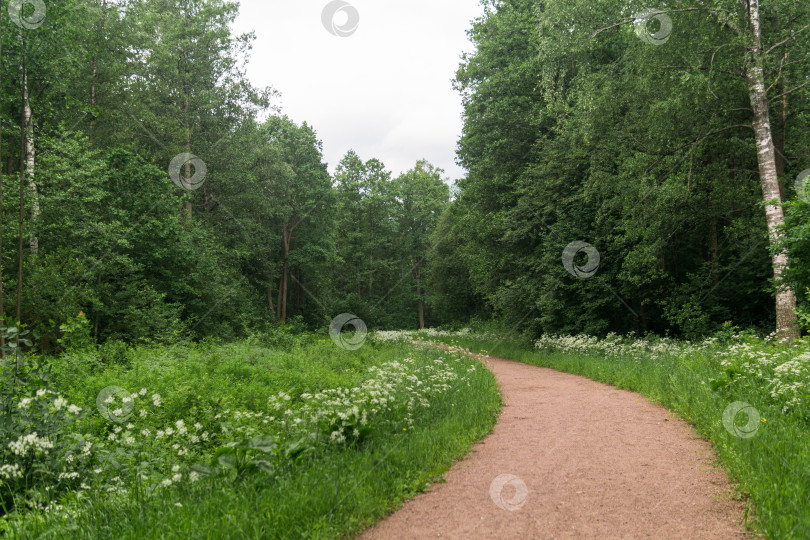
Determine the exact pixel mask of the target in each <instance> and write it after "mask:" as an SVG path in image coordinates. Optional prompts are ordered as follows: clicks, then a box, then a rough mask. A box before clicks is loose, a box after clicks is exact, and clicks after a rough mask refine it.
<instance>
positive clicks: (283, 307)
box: [281, 225, 292, 324]
mask: <svg viewBox="0 0 810 540" xmlns="http://www.w3.org/2000/svg"><path fill="white" fill-rule="evenodd" d="M291 237H292V232H288V231H287V226H286V225H285V226H284V229H283V230H282V241H283V243H284V268H283V269H282V272H281V323H282V324H285V323H286V322H287V280H288V279H289V272H290V239H291Z"/></svg>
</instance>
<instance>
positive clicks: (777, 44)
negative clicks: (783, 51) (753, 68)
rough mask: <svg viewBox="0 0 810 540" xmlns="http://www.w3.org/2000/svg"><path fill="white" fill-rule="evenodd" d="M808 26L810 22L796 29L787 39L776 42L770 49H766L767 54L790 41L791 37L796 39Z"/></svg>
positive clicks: (809, 26)
mask: <svg viewBox="0 0 810 540" xmlns="http://www.w3.org/2000/svg"><path fill="white" fill-rule="evenodd" d="M808 28H810V24H807V25H805V26H804V27H803V28H800V29H798V30H796V31H795V32H793V33H792V34H791V35H790V36H788V37H786V38H785V39H783V40H782V41H780V42H779V43H776V44H775V45H774V46H773V47H771V48H770V49H768V50H767V51H765V56H768V55H769V54H770V53H771V52H772V51H773V50H774V49H777V48H779V47H781V46H782V45H784V44H785V43H787V42H788V41H790V40H791V39H794V38H795V37H796V36H797V35H799V34H800V33H802V32H804V31H805V30H807V29H808Z"/></svg>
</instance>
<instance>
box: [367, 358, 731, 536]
mask: <svg viewBox="0 0 810 540" xmlns="http://www.w3.org/2000/svg"><path fill="white" fill-rule="evenodd" d="M482 359H483V360H484V361H485V362H486V363H487V365H488V366H489V367H490V369H492V371H493V372H494V373H495V376H496V377H497V378H498V382H499V384H500V386H501V392H502V395H503V399H504V403H505V405H504V408H503V412H502V413H501V416H500V418H499V420H498V423H497V425H496V426H495V430H494V431H493V433H492V434H491V435H489V436H488V437H486V438H485V439H484V440H483V441H481V442H479V443H477V444H476V445H475V446H474V447H473V449H472V451H471V452H470V454H469V455H468V456H467V457H466V458H465V459H464V460H463V461H461V462H459V463H457V464H456V465H455V466H454V467H453V468H452V469H451V470H450V471H449V472H448V473H447V475H446V483H440V484H436V485H434V486H432V487H431V488H430V489H429V490H428V491H427V492H425V493H424V494H421V495H419V496H417V497H416V498H415V499H413V500H411V501H409V502H407V503H405V505H404V506H403V507H402V508H401V509H400V510H399V511H397V512H395V513H394V514H393V515H392V516H390V517H389V518H388V519H386V520H384V521H383V522H381V523H379V524H378V525H377V526H376V527H374V528H372V529H369V530H367V531H366V532H365V533H364V534H363V535H362V538H367V539H383V538H396V539H400V538H438V537H441V538H597V537H598V538H656V539H658V538H690V539H691V538H743V537H745V533H744V528H743V527H742V526H741V525H740V518H741V513H742V510H743V505H742V503H740V502H737V501H732V500H731V499H730V498H729V494H730V490H731V486H730V484H729V482H728V480H727V477H726V475H725V473H724V472H722V471H721V470H720V469H718V468H717V466H715V465H713V459H714V454H713V451H712V449H711V445H710V444H709V443H708V442H706V441H704V440H702V439H700V438H699V437H698V435H697V434H696V433H695V432H694V430H693V429H692V428H691V427H690V426H689V425H688V424H687V423H685V422H683V421H682V420H679V419H677V418H676V417H674V416H672V415H670V414H669V412H668V411H667V410H666V409H664V408H663V407H661V406H659V405H655V404H653V403H651V402H649V401H647V400H645V399H644V398H643V397H641V396H640V395H638V394H634V393H632V392H627V391H623V390H616V389H614V388H612V387H610V386H607V385H604V384H600V383H596V382H593V381H591V380H588V379H585V378H582V377H578V376H575V375H569V374H566V373H560V372H557V371H553V370H550V369H544V368H539V367H535V366H529V365H526V364H520V363H516V362H511V361H509V360H502V359H498V358H493V357H482ZM504 475H512V476H504Z"/></svg>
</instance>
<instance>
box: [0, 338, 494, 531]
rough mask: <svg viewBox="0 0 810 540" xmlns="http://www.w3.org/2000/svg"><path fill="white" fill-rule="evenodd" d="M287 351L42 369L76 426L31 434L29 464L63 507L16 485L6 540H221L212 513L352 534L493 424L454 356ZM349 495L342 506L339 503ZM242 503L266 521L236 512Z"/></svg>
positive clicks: (308, 346)
mask: <svg viewBox="0 0 810 540" xmlns="http://www.w3.org/2000/svg"><path fill="white" fill-rule="evenodd" d="M270 339H271V340H275V339H277V338H270ZM296 339H299V340H300V341H299V344H298V346H297V347H296V348H295V349H294V350H290V351H285V350H282V349H277V348H267V347H264V346H261V345H258V343H259V342H261V341H262V338H261V336H260V335H258V334H257V335H254V336H253V337H252V338H251V339H250V340H248V341H244V342H236V343H231V344H228V345H215V344H212V343H200V344H196V345H195V344H181V345H176V346H174V347H172V348H166V347H161V346H154V345H152V346H141V347H138V348H137V349H135V350H134V351H132V353H131V354H128V356H129V357H130V358H131V362H132V366H131V369H130V368H125V367H123V366H122V365H120V364H118V363H105V365H104V366H103V367H102V368H98V369H96V370H95V371H93V372H78V371H74V370H73V369H72V368H70V366H71V362H72V360H71V357H70V355H65V356H62V357H58V358H51V359H49V363H50V365H51V367H52V369H53V371H54V375H55V376H54V378H53V380H52V381H50V384H51V386H52V387H53V388H59V389H60V391H61V390H64V394H65V396H67V398H68V399H70V400H71V401H73V402H75V403H79V404H81V405H82V406H83V408H84V409H85V410H86V411H87V412H86V413H83V414H79V415H77V416H75V418H72V419H67V420H69V421H65V422H61V423H55V424H53V425H48V426H44V425H43V426H42V427H41V429H43V430H44V429H47V432H45V431H40V435H41V434H42V433H47V434H48V435H47V440H48V441H50V442H53V443H54V447H53V448H46V447H45V446H47V445H44V446H43V447H42V448H41V449H40V451H39V453H36V452H34V453H32V454H30V455H29V458H31V459H30V463H31V467H40V468H41V467H44V466H45V465H46V464H48V465H49V466H52V467H53V472H50V473H48V475H45V476H41V477H37V478H38V480H37V482H39V483H38V484H37V493H42V495H46V494H47V493H51V492H52V491H54V490H55V493H58V494H59V495H61V496H62V497H61V498H60V499H59V500H58V501H56V500H54V499H48V498H44V499H41V498H37V497H40V495H36V496H34V495H33V492H31V491H30V490H26V489H23V488H22V487H21V484H17V483H15V484H13V489H12V490H11V494H12V495H13V500H14V501H16V508H17V511H16V512H11V510H12V507H10V506H6V508H5V512H10V513H9V514H7V515H5V520H6V521H7V522H8V523H9V524H10V526H11V531H12V534H16V535H21V536H28V535H36V534H41V533H42V532H43V531H45V530H51V531H53V532H55V533H56V534H69V535H70V536H72V537H78V538H84V537H97V536H98V535H99V534H107V533H112V534H118V535H123V536H149V535H150V533H149V532H148V531H150V530H154V528H155V527H157V526H159V527H160V528H161V531H162V533H161V534H162V535H163V536H166V537H179V536H183V535H185V536H187V535H188V534H193V535H200V534H203V535H206V534H213V535H216V536H221V535H228V534H229V533H228V532H227V531H228V530H230V531H231V533H232V530H231V529H229V527H231V525H230V524H227V523H223V522H222V521H221V520H219V517H218V516H219V515H220V513H219V512H220V511H227V512H228V513H229V514H230V515H233V516H234V519H238V520H239V527H240V530H241V531H243V533H241V534H244V535H245V536H255V535H264V536H270V537H288V536H290V534H293V533H292V531H296V533H295V534H297V535H303V536H308V537H310V536H313V535H315V536H317V535H327V536H335V535H341V534H350V533H353V532H356V531H358V530H359V529H360V528H362V527H363V526H364V525H366V524H368V523H370V522H372V521H373V520H375V519H378V518H380V517H382V515H384V514H385V513H386V512H387V511H388V510H389V509H390V506H391V505H392V504H397V503H398V501H400V500H402V499H403V498H404V497H407V496H409V495H412V494H414V493H415V492H417V491H419V490H421V489H424V487H425V482H426V481H428V480H429V479H430V478H432V476H433V475H435V474H436V471H438V470H444V469H445V468H446V467H447V466H448V465H449V464H450V463H451V462H452V460H453V459H456V458H458V457H460V455H462V453H463V452H464V451H465V450H466V448H467V447H468V446H469V445H470V444H471V443H472V442H473V441H474V440H476V439H477V438H478V437H480V436H481V435H483V434H484V433H486V432H488V431H489V430H490V429H491V427H492V425H493V423H494V420H495V415H496V412H497V409H498V404H499V399H498V394H497V388H496V386H495V382H494V378H493V376H492V374H491V373H489V372H488V371H487V370H486V369H485V368H484V367H483V366H481V365H480V364H479V363H477V362H476V361H474V360H472V359H470V358H468V357H466V356H464V355H459V354H450V353H446V352H443V351H440V350H435V349H432V348H416V347H414V346H413V345H411V344H382V343H376V342H369V343H368V344H366V345H365V346H364V347H363V348H362V349H360V350H359V351H355V352H350V351H344V350H342V349H340V348H338V347H336V346H335V345H334V343H332V341H331V340H329V339H328V338H319V336H313V335H310V336H308V337H306V338H305V337H304V336H303V335H302V336H299V337H298V338H296ZM82 354H84V356H85V358H87V357H88V356H89V355H90V354H91V353H90V352H85V353H82ZM78 356H80V355H78ZM417 381H418V383H417ZM112 386H115V387H118V388H117V389H113V388H110V387H112ZM33 388H34V387H31V388H30V389H31V390H33ZM127 388H129V389H131V390H132V392H131V393H130V392H126V391H125V389H127ZM102 389H106V390H104V391H102V392H101V394H100V397H99V391H101V390H102ZM52 396H55V394H51V393H45V394H42V397H40V398H37V399H38V400H39V401H36V400H35V401H31V402H24V403H23V404H22V406H20V405H19V404H18V403H19V402H14V414H15V415H30V417H31V418H38V419H45V420H48V421H52V420H53V421H56V420H57V419H56V416H54V415H53V414H51V416H49V415H48V414H45V412H44V411H45V410H46V409H48V408H50V409H48V410H51V411H52V412H55V409H54V407H55V406H54V402H53V397H52ZM66 403H67V402H65V403H64V404H62V405H64V406H67V405H66ZM35 408H36V410H35ZM61 409H62V408H60V409H59V410H61ZM96 411H98V412H96ZM26 418H28V416H26ZM33 427H35V426H33V425H27V429H32V428H33ZM37 428H38V429H39V427H37ZM26 433H28V432H26ZM78 434H81V435H78ZM38 440H39V439H38ZM3 451H4V450H0V452H3ZM26 455H28V454H26ZM385 456H388V458H389V459H385ZM4 463H5V462H4ZM383 463H385V465H384V466H383ZM74 465H76V467H75V468H74ZM40 468H36V469H31V470H32V471H33V470H36V471H39V470H40ZM25 470H29V469H25ZM369 471H376V472H375V474H372V475H369V474H368V473H369ZM73 473H76V474H75V475H74V474H73ZM32 474H33V473H32ZM37 474H39V473H37ZM60 474H61V475H62V476H61V478H63V479H64V481H62V482H61V483H58V484H56V483H55V482H56V480H55V478H56V479H58V478H60ZM15 482H16V480H15ZM347 484H351V485H352V486H353V487H352V488H351V489H352V493H353V495H352V502H351V503H350V504H348V505H344V504H338V503H341V502H342V501H345V499H346V494H347V492H345V491H344V490H343V487H345V486H346V485H347ZM29 485H30V483H29ZM48 486H52V489H48V490H44V488H45V487H48ZM3 487H6V486H3ZM7 491H8V490H7ZM246 501H252V502H249V504H248V507H247V508H250V509H254V508H255V507H256V505H259V506H261V507H262V508H264V510H262V511H251V512H247V513H245V512H244V511H241V510H238V508H243V509H244V508H245V506H244V505H245V504H246ZM23 505H27V507H26V508H25V509H23ZM44 508H48V511H47V512H44V511H40V510H43V509H44ZM112 515H116V516H118V517H116V518H115V519H114V520H111V519H110V517H111V516H112ZM260 531H263V532H262V533H261V534H260Z"/></svg>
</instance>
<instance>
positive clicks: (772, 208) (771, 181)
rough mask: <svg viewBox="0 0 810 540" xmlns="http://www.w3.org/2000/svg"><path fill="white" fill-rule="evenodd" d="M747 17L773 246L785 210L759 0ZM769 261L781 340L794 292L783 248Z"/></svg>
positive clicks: (788, 326)
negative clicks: (785, 277) (788, 280)
mask: <svg viewBox="0 0 810 540" xmlns="http://www.w3.org/2000/svg"><path fill="white" fill-rule="evenodd" d="M749 19H750V21H749V22H750V26H751V33H752V35H751V39H752V43H751V49H750V51H749V52H750V56H749V58H748V66H747V69H746V75H747V79H748V93H749V96H750V99H751V109H752V111H753V112H754V133H755V136H756V142H757V159H758V161H759V176H760V181H761V183H762V197H763V199H764V201H765V204H766V207H765V217H766V220H767V223H768V237H769V240H770V244H771V246H772V247H775V246H776V245H778V244H779V236H780V233H779V228H780V227H782V226H784V224H785V214H784V211H783V209H782V197H781V195H780V190H779V176H778V174H777V169H776V151H775V150H774V144H773V135H772V132H771V120H770V111H769V105H768V95H767V91H766V89H765V75H764V71H763V58H762V55H763V52H762V26H761V20H760V13H759V0H749ZM772 265H773V274H774V278H775V279H776V333H777V336H778V337H779V338H781V339H783V340H793V339H798V338H799V324H798V319H797V317H796V294H795V292H794V291H793V288H792V287H790V286H789V285H787V284H786V283H784V282H783V274H784V273H785V270H786V269H787V267H788V254H787V252H786V250H785V249H775V250H774V252H773V256H772Z"/></svg>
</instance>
